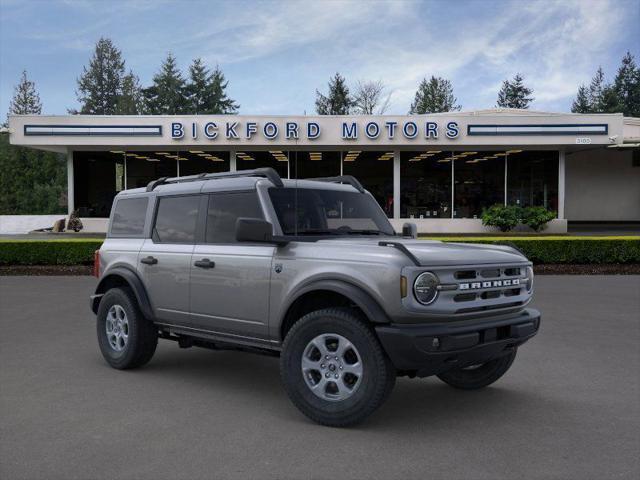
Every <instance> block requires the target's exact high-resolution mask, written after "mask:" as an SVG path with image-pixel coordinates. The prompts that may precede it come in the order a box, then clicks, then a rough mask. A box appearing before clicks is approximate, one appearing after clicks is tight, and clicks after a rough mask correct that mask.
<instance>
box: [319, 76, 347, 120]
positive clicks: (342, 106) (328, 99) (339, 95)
mask: <svg viewBox="0 0 640 480" xmlns="http://www.w3.org/2000/svg"><path fill="white" fill-rule="evenodd" d="M353 106H354V100H353V99H352V98H351V96H350V95H349V87H347V83H346V81H345V79H344V77H343V76H341V75H340V74H339V73H336V74H335V76H334V77H333V78H331V79H330V80H329V92H328V94H327V95H326V96H325V95H323V94H322V93H320V92H319V91H318V90H316V112H318V114H319V115H348V114H349V113H351V109H352V108H353Z"/></svg>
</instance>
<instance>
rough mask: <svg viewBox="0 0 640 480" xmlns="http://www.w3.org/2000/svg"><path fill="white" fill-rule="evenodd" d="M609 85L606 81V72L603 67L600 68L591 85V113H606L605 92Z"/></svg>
mask: <svg viewBox="0 0 640 480" xmlns="http://www.w3.org/2000/svg"><path fill="white" fill-rule="evenodd" d="M606 88H607V84H606V82H605V79H604V71H603V70H602V67H598V70H596V74H595V75H594V76H593V78H592V79H591V83H590V84H589V104H590V105H591V113H602V112H604V92H605V89H606Z"/></svg>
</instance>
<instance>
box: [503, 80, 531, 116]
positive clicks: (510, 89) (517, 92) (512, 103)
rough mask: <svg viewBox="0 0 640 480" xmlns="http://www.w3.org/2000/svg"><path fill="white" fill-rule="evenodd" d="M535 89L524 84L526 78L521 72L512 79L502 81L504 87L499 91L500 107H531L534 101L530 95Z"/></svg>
mask: <svg viewBox="0 0 640 480" xmlns="http://www.w3.org/2000/svg"><path fill="white" fill-rule="evenodd" d="M532 93H533V89H531V88H527V87H526V86H525V85H524V78H523V77H522V75H520V74H519V73H517V74H516V76H515V77H513V80H512V81H509V80H505V81H504V82H502V88H501V89H500V91H499V92H498V107H502V108H521V109H524V108H529V104H530V103H531V102H532V101H533V97H531V96H530V95H531V94H532Z"/></svg>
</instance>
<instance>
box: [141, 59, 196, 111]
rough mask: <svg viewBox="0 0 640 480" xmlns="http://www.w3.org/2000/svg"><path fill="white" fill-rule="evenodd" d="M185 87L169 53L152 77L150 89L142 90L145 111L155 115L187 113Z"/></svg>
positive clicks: (174, 61)
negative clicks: (158, 70)
mask: <svg viewBox="0 0 640 480" xmlns="http://www.w3.org/2000/svg"><path fill="white" fill-rule="evenodd" d="M185 87H186V84H185V80H184V78H182V73H181V72H180V70H179V69H178V66H177V63H176V59H175V57H174V56H173V55H172V54H171V53H169V54H168V55H167V58H166V59H165V60H164V62H162V66H161V67H160V72H158V73H157V74H156V75H154V77H153V84H152V85H151V87H149V88H147V89H145V90H143V94H144V96H145V100H146V107H147V110H148V111H149V113H151V114H155V115H176V114H180V113H187V112H188V110H189V108H188V102H187V98H186V91H185Z"/></svg>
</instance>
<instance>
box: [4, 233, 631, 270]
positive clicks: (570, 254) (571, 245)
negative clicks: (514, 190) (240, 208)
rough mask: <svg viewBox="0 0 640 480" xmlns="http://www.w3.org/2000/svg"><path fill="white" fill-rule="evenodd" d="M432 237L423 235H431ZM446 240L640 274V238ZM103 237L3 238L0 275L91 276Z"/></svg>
mask: <svg viewBox="0 0 640 480" xmlns="http://www.w3.org/2000/svg"><path fill="white" fill-rule="evenodd" d="M427 238H428V237H423V239H427ZM433 239H435V240H440V241H444V242H461V243H479V244H494V245H509V246H512V247H515V248H517V249H519V250H521V251H522V252H523V253H524V254H525V255H526V256H527V257H528V258H529V259H530V260H531V261H532V262H533V263H534V265H535V271H536V272H537V273H538V274H553V275H556V274H577V275H592V274H640V236H620V237H613V236H608V237H596V236H586V237H585V236H579V237H576V236H569V235H562V236H558V235H556V236H520V235H513V236H493V237H487V236H476V237H468V236H456V237H433ZM103 241H104V240H103V239H102V238H73V239H54V240H14V239H0V275H90V274H91V266H92V264H93V253H94V251H95V250H97V249H99V248H100V245H101V244H102V242H103Z"/></svg>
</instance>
